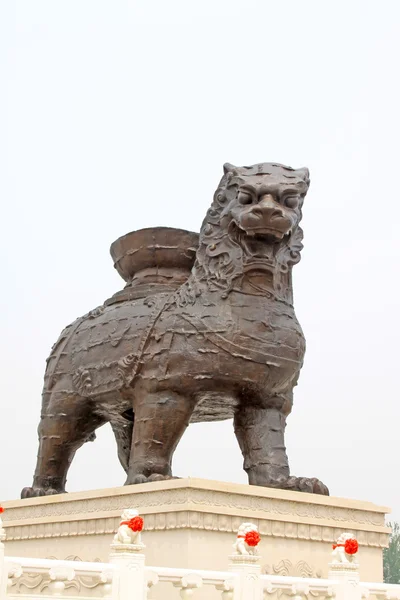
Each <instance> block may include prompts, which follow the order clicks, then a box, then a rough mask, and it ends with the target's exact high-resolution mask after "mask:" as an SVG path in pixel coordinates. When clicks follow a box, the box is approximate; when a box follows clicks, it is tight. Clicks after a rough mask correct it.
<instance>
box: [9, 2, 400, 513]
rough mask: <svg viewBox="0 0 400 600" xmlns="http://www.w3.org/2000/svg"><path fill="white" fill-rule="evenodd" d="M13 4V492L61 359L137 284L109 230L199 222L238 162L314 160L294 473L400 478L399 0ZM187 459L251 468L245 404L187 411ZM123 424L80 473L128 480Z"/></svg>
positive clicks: (72, 478) (73, 474)
mask: <svg viewBox="0 0 400 600" xmlns="http://www.w3.org/2000/svg"><path fill="white" fill-rule="evenodd" d="M1 10H2V11H3V13H4V14H3V16H2V17H1V19H0V27H1V28H2V31H1V32H0V44H1V45H2V47H1V54H0V61H1V67H2V74H1V83H0V85H1V90H2V91H1V93H0V119H1V125H0V127H1V129H0V140H1V141H0V144H1V149H0V169H1V171H0V186H1V188H0V194H1V203H2V211H1V216H2V218H1V223H2V227H1V230H2V233H1V236H0V242H1V260H2V280H1V281H2V285H1V311H0V319H1V349H0V351H1V354H0V360H1V363H0V364H1V375H2V377H1V398H2V399H1V417H0V457H1V459H0V460H1V478H0V500H6V499H12V498H17V497H18V496H19V493H20V489H21V488H22V487H23V486H26V485H30V484H31V481H32V473H33V470H34V466H35V460H36V452H37V435H36V428H37V424H38V420H39V415H40V404H41V388H42V378H43V373H44V368H45V359H46V357H47V356H48V354H49V351H50V348H51V346H52V344H53V343H54V342H55V341H56V339H57V337H58V335H59V333H60V331H61V329H62V328H63V327H64V326H65V325H66V324H68V323H70V322H71V321H72V320H74V319H75V318H76V317H78V316H80V315H81V314H84V313H85V312H87V311H88V310H90V309H91V308H94V307H96V306H97V305H99V304H100V303H101V302H103V300H105V299H106V298H108V297H109V296H111V295H112V294H113V293H114V292H116V291H117V290H118V289H120V288H121V287H122V286H123V281H122V279H121V278H120V277H119V276H118V274H117V273H116V271H114V269H113V265H112V260H111V257H110V255H109V246H110V244H111V242H113V241H114V240H115V239H116V238H117V237H119V236H120V235H122V234H124V233H127V232H128V231H131V230H134V229H139V228H142V227H148V226H153V225H168V226H175V227H182V228H186V229H190V230H198V229H199V227H200V224H201V221H202V218H203V216H204V215H205V212H206V210H207V208H208V206H209V204H210V202H211V199H212V194H213V192H214V189H215V187H216V185H217V183H218V181H219V179H220V176H221V172H222V164H223V163H224V162H226V161H229V162H232V163H234V164H238V165H243V164H251V163H255V162H261V161H278V162H282V163H285V164H289V165H291V166H293V167H302V166H308V167H309V168H310V171H311V188H310V192H309V195H308V196H307V199H306V202H305V206H304V220H303V228H304V233H305V240H304V245H305V247H304V251H303V256H302V261H301V263H300V265H298V266H297V267H296V268H295V274H294V278H295V307H296V312H297V315H298V317H299V320H300V322H301V324H302V327H303V329H304V332H305V335H306V338H307V355H306V361H305V365H304V368H303V371H302V374H301V378H300V383H299V386H298V387H297V389H296V394H295V404H294V409H293V413H292V415H291V416H290V417H289V420H288V428H287V446H288V452H289V458H290V461H291V467H292V472H293V474H295V475H302V476H318V477H320V478H321V479H322V480H323V481H324V482H325V483H326V484H327V485H328V486H329V487H330V489H331V493H332V495H336V496H344V497H349V498H357V499H363V500H369V501H373V502H377V503H379V504H383V505H388V506H391V507H393V510H394V515H395V516H396V515H397V516H398V517H400V491H399V487H400V486H399V465H400V452H399V421H400V403H399V386H398V379H399V374H400V367H399V339H400V325H399V299H398V296H399V289H400V283H399V273H400V271H399V262H400V241H399V234H398V231H399V219H400V194H399V186H398V184H397V179H398V171H399V168H400V160H399V158H400V157H399V151H398V146H399V138H400V117H399V114H400V108H399V107H400V87H399V85H400V84H399V57H400V36H399V24H400V4H399V3H398V2H397V1H396V0H393V1H384V0H383V1H382V0H381V1H380V2H371V1H368V0H360V1H357V0H353V1H352V0H345V1H344V0H336V1H334V2H333V1H332V2H329V1H326V0H325V1H324V0H302V1H299V0H292V1H289V0H287V1H281V2H279V1H272V0H259V1H251V0H243V1H238V0H228V1H225V0H202V1H197V0H196V1H195V0H193V1H188V0H181V1H177V0H152V1H151V2H147V1H145V0H143V1H140V2H139V1H136V2H134V1H128V0H125V1H123V0H108V1H103V0H48V1H44V0H35V1H32V0H17V1H15V2H9V1H7V0H5V1H4V2H3V4H2V9H1ZM174 471H175V474H176V475H180V476H188V475H190V476H193V477H202V478H209V479H219V480H224V481H235V482H245V481H246V477H245V474H244V472H243V471H242V457H241V454H240V452H239V449H238V447H237V444H236V440H235V438H234V434H233V428H232V423H231V422H230V421H228V422H224V423H217V424H215V423H214V424H202V425H195V426H191V427H190V428H189V430H188V431H187V433H186V434H185V436H184V438H183V440H182V442H181V444H180V446H179V448H178V450H177V452H176V455H175V461H174ZM124 478H125V476H124V473H123V471H122V469H121V467H120V466H119V463H118V460H117V457H116V448H115V442H114V439H113V436H112V434H111V430H110V429H109V427H108V426H106V427H104V428H103V429H101V430H100V431H99V432H98V439H97V441H96V442H95V443H93V444H87V445H86V446H85V447H84V448H83V449H82V450H81V451H79V453H78V455H77V457H76V459H75V461H74V463H73V466H72V468H71V470H70V475H69V480H68V490H69V491H74V490H81V489H93V488H102V487H112V486H116V485H121V484H122V483H123V482H124Z"/></svg>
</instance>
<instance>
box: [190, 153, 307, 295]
mask: <svg viewBox="0 0 400 600" xmlns="http://www.w3.org/2000/svg"><path fill="white" fill-rule="evenodd" d="M308 187H309V172H308V169H305V168H304V169H297V170H295V169H292V168H291V167H285V166H284V165H280V164H276V163H260V164H256V165H253V166H251V167H234V166H233V165H230V164H225V165H224V175H223V177H222V179H221V181H220V184H219V186H218V189H217V191H216V192H215V195H214V200H213V203H212V205H211V207H210V209H209V210H208V212H207V216H206V218H205V220H204V222H203V225H202V228H201V232H200V246H199V250H198V253H197V261H196V264H195V267H194V272H195V273H197V277H198V279H206V280H207V283H208V285H209V286H211V287H212V286H214V287H219V288H225V289H226V290H227V292H228V293H229V290H230V289H232V286H233V285H234V282H235V281H236V280H237V279H238V278H240V277H243V274H244V273H245V272H248V271H249V270H251V269H259V270H263V269H265V270H266V269H269V270H270V271H271V272H272V271H274V272H277V273H278V272H279V273H281V274H282V273H287V272H288V270H289V267H290V266H292V265H293V264H295V263H296V262H298V261H299V260H300V251H301V249H302V243H301V240H302V230H301V228H300V227H299V223H300V221H301V217H302V212H301V211H302V206H303V201H304V197H305V195H306V193H307V190H308Z"/></svg>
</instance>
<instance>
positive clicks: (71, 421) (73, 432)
mask: <svg viewBox="0 0 400 600" xmlns="http://www.w3.org/2000/svg"><path fill="white" fill-rule="evenodd" d="M105 422H106V419H105V418H104V417H102V416H99V415H98V414H96V412H95V410H94V403H93V401H92V400H89V399H88V398H82V397H80V396H77V395H74V394H72V393H65V392H63V391H59V392H57V391H53V392H52V393H51V395H50V397H49V399H48V401H47V402H46V403H44V404H43V408H42V415H41V420H40V424H39V428H38V434H39V451H38V456H37V465H36V471H35V475H34V479H33V484H32V487H27V488H24V489H23V490H22V493H21V497H22V498H30V497H32V496H44V495H51V494H60V493H63V492H65V484H66V481H67V473H68V469H69V467H70V465H71V462H72V460H73V458H74V456H75V453H76V451H77V450H78V449H79V448H80V447H81V446H82V445H83V444H84V443H85V442H87V441H90V440H92V439H94V432H95V430H96V429H97V428H98V427H100V426H101V425H103V424H104V423H105Z"/></svg>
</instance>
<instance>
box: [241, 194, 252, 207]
mask: <svg viewBox="0 0 400 600" xmlns="http://www.w3.org/2000/svg"><path fill="white" fill-rule="evenodd" d="M238 200H239V202H240V204H251V203H252V201H253V200H252V197H251V196H250V194H246V192H239V196H238Z"/></svg>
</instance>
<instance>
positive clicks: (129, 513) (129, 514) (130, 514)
mask: <svg viewBox="0 0 400 600" xmlns="http://www.w3.org/2000/svg"><path fill="white" fill-rule="evenodd" d="M138 515H139V513H138V511H137V510H135V509H134V508H126V509H125V510H124V511H123V513H122V515H121V522H122V521H130V520H131V519H134V518H135V517H137V516H138Z"/></svg>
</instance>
